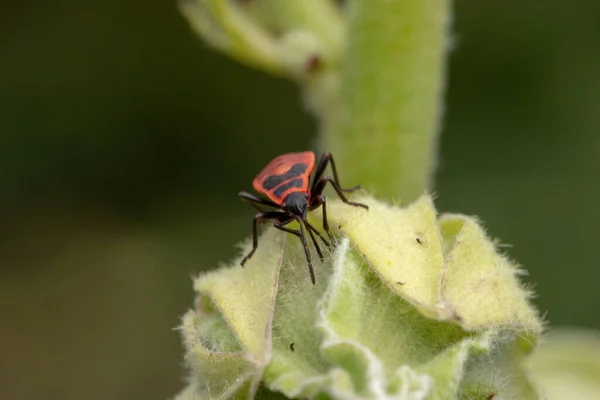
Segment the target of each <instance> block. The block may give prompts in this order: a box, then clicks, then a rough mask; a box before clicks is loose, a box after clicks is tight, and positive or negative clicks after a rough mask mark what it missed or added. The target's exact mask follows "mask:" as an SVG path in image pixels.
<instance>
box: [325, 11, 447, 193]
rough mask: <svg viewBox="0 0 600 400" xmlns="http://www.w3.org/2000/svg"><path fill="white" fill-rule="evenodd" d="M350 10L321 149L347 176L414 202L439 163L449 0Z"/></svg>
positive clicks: (351, 179) (353, 180) (366, 185)
mask: <svg viewBox="0 0 600 400" xmlns="http://www.w3.org/2000/svg"><path fill="white" fill-rule="evenodd" d="M348 12H349V21H348V22H349V26H348V33H347V41H346V43H347V49H346V51H345V53H344V55H343V56H342V59H341V63H340V64H341V65H340V68H341V70H340V76H339V79H340V82H339V84H340V87H339V91H338V95H337V96H335V97H336V99H334V100H332V101H333V102H334V104H335V103H337V104H335V106H334V108H337V110H335V111H333V110H331V109H329V110H323V111H324V112H323V113H322V114H321V117H322V124H323V142H322V144H323V148H324V149H327V150H330V151H332V152H333V154H335V157H336V162H337V163H338V164H339V168H340V170H343V171H344V181H345V182H351V183H354V182H360V183H361V184H362V185H363V186H364V187H365V188H366V189H367V190H369V191H371V192H373V193H374V194H375V195H376V196H378V197H380V198H387V199H396V200H401V201H402V202H408V201H412V200H415V199H416V198H417V197H418V196H419V195H420V194H422V192H423V191H424V190H426V189H428V188H429V187H430V178H431V175H432V171H433V167H434V164H435V163H434V160H435V155H436V142H437V140H436V138H437V133H438V130H439V121H440V115H441V97H442V93H443V85H444V71H445V59H446V57H445V55H446V48H447V39H446V36H447V30H448V21H449V13H450V7H449V1H448V0H402V1H400V0H354V1H351V2H350V4H349V10H348ZM338 96H339V97H338Z"/></svg>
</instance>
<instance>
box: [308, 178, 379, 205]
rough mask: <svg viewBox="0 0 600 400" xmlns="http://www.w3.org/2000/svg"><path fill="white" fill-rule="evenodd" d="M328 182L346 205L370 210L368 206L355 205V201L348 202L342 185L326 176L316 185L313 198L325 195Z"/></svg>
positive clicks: (312, 194) (312, 193)
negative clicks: (324, 190)
mask: <svg viewBox="0 0 600 400" xmlns="http://www.w3.org/2000/svg"><path fill="white" fill-rule="evenodd" d="M327 182H329V183H331V186H333V188H334V189H335V191H336V192H337V194H338V196H340V199H342V201H343V202H344V203H346V204H350V205H351V206H355V207H362V208H365V209H367V210H368V209H369V206H368V205H366V204H362V203H355V202H353V201H350V200H348V198H346V195H344V192H343V190H342V189H341V188H340V185H338V184H337V182H336V181H335V180H333V179H331V177H329V176H324V177H322V178H321V179H319V181H318V182H317V184H316V185H315V190H314V191H313V192H311V194H310V196H311V198H317V197H318V196H320V195H321V194H322V193H323V189H324V188H325V185H326V184H327ZM311 200H312V199H311Z"/></svg>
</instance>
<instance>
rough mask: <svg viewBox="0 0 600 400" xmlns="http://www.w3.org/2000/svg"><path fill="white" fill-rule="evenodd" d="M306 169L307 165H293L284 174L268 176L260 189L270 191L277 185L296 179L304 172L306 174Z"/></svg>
mask: <svg viewBox="0 0 600 400" xmlns="http://www.w3.org/2000/svg"><path fill="white" fill-rule="evenodd" d="M307 169H308V165H306V164H304V163H298V164H294V165H292V168H290V169H289V170H288V171H287V172H286V173H285V174H281V175H271V176H269V177H268V178H267V179H265V181H264V182H263V184H262V187H263V188H264V189H265V190H271V189H273V188H276V187H277V186H278V185H280V184H282V183H283V182H285V181H288V180H290V179H293V178H297V177H298V176H300V175H302V174H304V172H306V170H307Z"/></svg>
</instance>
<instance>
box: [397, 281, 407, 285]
mask: <svg viewBox="0 0 600 400" xmlns="http://www.w3.org/2000/svg"><path fill="white" fill-rule="evenodd" d="M404 283H405V282H400V281H396V285H404Z"/></svg>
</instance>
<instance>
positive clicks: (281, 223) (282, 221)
mask: <svg viewBox="0 0 600 400" xmlns="http://www.w3.org/2000/svg"><path fill="white" fill-rule="evenodd" d="M286 217H287V216H286ZM287 218H289V217H287ZM293 220H294V219H293V218H292V219H287V220H286V219H276V220H275V221H273V226H274V227H275V228H277V229H281V230H282V231H284V232H289V233H291V234H294V235H296V236H298V237H299V238H302V236H301V233H300V231H299V230H297V229H291V228H287V227H286V226H285V225H287V224H289V223H290V222H292V221H293ZM311 228H312V229H315V228H314V227H313V226H312V225H311ZM308 233H309V235H310V238H311V239H312V242H313V244H314V245H315V248H316V249H317V254H318V255H319V258H320V259H321V261H323V260H324V257H323V253H322V252H321V249H320V248H319V244H318V243H317V241H316V239H315V237H314V236H313V234H312V232H311V231H310V228H309V230H308ZM317 233H318V232H317ZM325 243H326V244H327V246H329V243H327V242H325Z"/></svg>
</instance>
